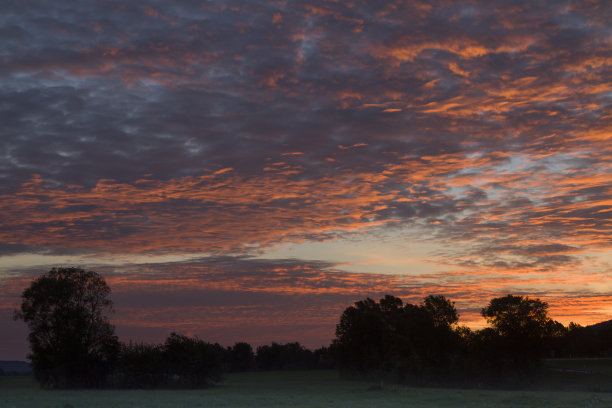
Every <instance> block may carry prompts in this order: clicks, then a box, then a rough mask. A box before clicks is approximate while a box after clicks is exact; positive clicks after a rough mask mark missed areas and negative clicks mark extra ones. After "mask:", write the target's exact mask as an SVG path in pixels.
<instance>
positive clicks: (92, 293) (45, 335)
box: [15, 268, 119, 387]
mask: <svg viewBox="0 0 612 408" xmlns="http://www.w3.org/2000/svg"><path fill="white" fill-rule="evenodd" d="M110 293H111V290H110V288H109V287H108V285H107V284H106V282H105V281H104V279H103V278H102V277H101V276H100V275H98V274H97V273H95V272H93V271H85V270H83V269H80V268H53V269H52V270H51V271H49V272H48V273H46V274H43V275H42V276H40V277H39V278H37V279H35V280H34V281H33V282H32V283H31V284H30V287H28V288H27V289H25V290H24V291H23V294H22V296H21V298H22V303H21V308H20V310H18V311H16V312H15V319H21V320H23V321H24V322H25V323H26V324H27V326H28V328H29V330H30V333H29V335H28V340H29V343H30V350H31V354H30V355H29V358H30V360H31V361H32V368H33V371H34V375H35V376H36V379H37V380H38V381H39V382H40V383H41V384H42V385H43V386H45V387H101V386H103V385H104V383H105V380H106V376H107V374H108V373H109V372H110V370H111V368H112V365H113V362H114V361H115V358H116V356H117V353H118V349H119V342H118V339H117V337H116V336H115V335H114V327H113V326H112V325H111V324H110V323H109V321H108V314H110V313H111V312H112V302H111V300H110V298H109V296H110Z"/></svg>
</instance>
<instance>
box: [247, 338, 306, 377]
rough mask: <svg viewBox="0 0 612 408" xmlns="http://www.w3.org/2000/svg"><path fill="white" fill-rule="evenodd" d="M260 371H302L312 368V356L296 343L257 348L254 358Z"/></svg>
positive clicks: (274, 344)
mask: <svg viewBox="0 0 612 408" xmlns="http://www.w3.org/2000/svg"><path fill="white" fill-rule="evenodd" d="M255 361H256V363H257V368H258V369H260V370H300V369H301V370H304V369H310V368H313V367H314V355H313V353H312V351H310V350H308V349H306V348H305V347H304V346H302V345H301V344H300V343H298V342H293V343H287V344H278V343H272V344H271V345H269V346H268V345H264V346H259V347H257V354H256V356H255Z"/></svg>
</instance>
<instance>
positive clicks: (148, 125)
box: [0, 0, 612, 344]
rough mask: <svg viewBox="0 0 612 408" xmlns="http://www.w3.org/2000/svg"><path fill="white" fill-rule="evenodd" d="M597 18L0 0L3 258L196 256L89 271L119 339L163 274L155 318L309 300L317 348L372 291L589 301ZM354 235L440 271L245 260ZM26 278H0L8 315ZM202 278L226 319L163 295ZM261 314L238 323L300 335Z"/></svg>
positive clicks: (558, 5) (533, 10) (505, 9)
mask: <svg viewBox="0 0 612 408" xmlns="http://www.w3.org/2000/svg"><path fill="white" fill-rule="evenodd" d="M610 21H612V6H611V5H610V4H609V2H607V1H590V0H589V1H586V0H585V1H525V2H520V1H464V2H455V1H438V2H433V3H432V2H425V1H423V2H418V1H401V2H392V1H387V2H372V1H354V2H344V1H343V2H333V1H326V2H323V1H321V2H317V1H303V2H302V1H291V2H285V1H269V2H265V1H262V2H239V1H236V2H210V1H209V2H206V1H183V2H168V1H149V2H142V3H139V4H135V3H134V2H125V3H121V2H113V1H105V2H87V1H82V2H63V1H56V2H42V1H41V2H36V1H28V2H22V1H4V2H2V4H1V5H0V39H1V41H0V43H1V44H2V46H1V47H0V89H1V91H0V122H1V123H2V126H1V127H0V186H1V188H0V253H2V254H3V256H4V258H0V262H2V259H5V260H6V259H9V258H11V257H12V256H13V255H17V254H48V255H49V254H72V255H75V254H76V255H89V256H91V255H92V254H97V255H104V256H108V255H109V254H112V255H113V256H119V255H121V256H123V257H124V259H129V257H130V256H140V255H143V254H149V255H150V254H154V255H166V256H167V255H176V256H183V255H189V256H200V257H201V256H205V255H207V256H208V258H206V257H204V258H199V260H196V261H193V260H192V261H185V262H176V263H174V264H168V263H164V264H157V265H154V264H148V265H145V264H138V265H136V264H134V265H132V266H121V265H119V266H117V267H116V268H114V269H112V268H111V269H109V270H105V271H106V273H107V274H108V275H109V276H111V277H112V278H110V279H111V280H113V279H119V278H118V277H119V276H123V280H117V281H116V283H115V285H116V286H117V287H118V289H116V292H117V297H118V298H119V299H118V300H117V305H118V306H119V305H120V304H121V303H122V301H121V299H123V298H121V296H122V295H120V294H121V293H133V294H134V296H133V299H134V300H133V301H131V303H130V304H129V305H128V304H127V303H126V304H125V308H123V309H122V310H123V311H120V310H118V315H117V319H118V320H120V321H121V322H122V323H121V325H122V327H123V326H125V327H126V330H128V329H127V328H128V327H135V326H138V325H140V326H143V327H144V326H147V327H154V326H155V325H154V324H153V323H151V324H150V325H144V324H143V323H142V322H147V321H148V320H147V319H146V318H145V317H143V316H144V315H145V314H146V313H151V311H152V310H154V309H153V308H152V305H151V302H152V301H153V300H152V299H154V298H155V297H156V296H157V295H150V296H149V295H147V294H149V293H154V292H156V291H162V288H163V290H164V291H167V292H168V293H166V294H165V295H164V297H161V298H159V297H158V299H163V302H162V300H160V302H162V303H160V304H159V305H157V307H158V308H159V311H158V312H156V313H157V314H159V315H160V316H161V315H162V310H163V311H164V312H163V315H164V316H167V318H164V319H165V320H164V319H154V320H155V321H156V322H160V321H165V322H167V325H166V326H167V327H170V328H171V326H173V324H174V325H175V326H177V325H178V324H177V323H173V321H174V322H176V319H175V320H173V318H172V316H177V315H180V314H181V313H182V314H183V315H185V311H184V310H183V309H185V310H191V311H192V312H191V313H192V314H191V315H190V316H192V317H191V318H190V320H189V321H190V322H191V323H190V324H189V325H188V326H189V327H186V328H185V330H186V331H191V332H195V333H201V334H200V335H201V336H202V337H204V336H203V334H204V333H205V332H206V330H207V329H206V328H212V327H221V326H223V327H227V330H232V329H231V327H234V326H235V325H234V326H232V324H230V323H227V322H235V323H237V322H239V321H240V322H242V323H239V324H240V325H243V324H244V322H246V321H248V320H249V319H252V321H253V322H255V321H257V320H255V317H253V316H251V317H249V315H248V313H247V312H246V311H245V310H247V309H249V308H250V309H251V310H265V308H266V307H268V308H270V307H272V305H277V304H282V305H284V306H282V307H284V308H285V309H286V310H289V309H291V310H295V313H297V311H298V310H304V308H302V307H298V306H297V305H296V306H295V307H294V308H289V309H288V306H287V305H291V304H292V300H291V299H295V298H296V297H295V296H298V295H299V296H301V297H302V298H303V299H310V303H311V304H313V305H314V304H316V305H319V306H316V308H318V309H317V311H312V313H306V312H304V313H303V314H301V315H300V316H302V318H303V319H304V321H307V322H310V323H311V324H312V326H311V328H310V329H309V330H310V331H309V333H310V334H309V336H310V337H309V339H310V340H309V341H311V342H312V344H315V343H316V342H317V341H319V343H321V344H323V343H325V342H326V341H328V340H329V338H331V337H332V336H333V322H334V321H335V319H336V318H337V316H338V315H339V313H341V311H342V308H343V307H344V306H346V305H347V304H350V303H351V302H352V301H354V300H356V298H355V296H357V298H359V297H360V296H364V295H368V294H372V295H373V296H377V295H378V294H381V293H384V292H387V291H394V292H395V293H398V294H399V293H401V294H404V295H405V296H406V297H408V298H411V297H412V298H414V299H415V301H417V300H418V298H419V297H420V296H421V295H426V294H428V293H430V292H436V293H444V294H447V295H449V296H450V297H451V298H453V299H456V300H457V301H458V304H459V305H461V306H463V307H464V309H463V314H464V316H466V317H468V318H469V317H470V316H474V315H475V314H476V313H477V310H478V306H482V305H483V302H486V299H487V296H488V298H490V297H491V296H494V295H496V294H498V293H501V294H505V292H508V291H512V292H514V293H525V294H530V295H537V296H540V297H543V298H546V299H549V300H550V301H551V303H552V304H553V306H555V307H556V309H553V310H554V311H555V312H556V316H561V317H563V316H565V317H567V318H568V319H569V318H573V319H574V320H577V321H593V319H594V320H597V319H602V318H606V317H607V318H609V317H610V315H611V314H612V306H611V305H612V302H611V300H612V297H611V293H612V287H610V284H609V283H607V282H610V277H611V276H610V275H611V266H610V264H611V256H610V252H611V251H610V249H611V247H612V239H611V238H610V237H611V236H612V234H611V224H612V223H611V219H612V194H611V192H612V181H611V180H612V164H611V163H612V142H611V134H612V129H611V124H612V116H611V114H610V112H612V106H611V104H612V84H611V75H610V73H611V69H610V64H611V56H612V44H611V42H612V27H611V25H610ZM355 237H359V239H371V240H383V241H385V240H386V242H387V241H388V240H389V239H391V238H389V237H394V239H401V240H403V241H404V242H416V241H419V242H428V243H429V244H428V245H430V246H432V247H434V248H435V249H434V250H432V251H431V252H430V253H428V254H423V257H427V258H428V259H429V260H430V261H431V262H432V263H435V264H436V265H437V268H438V269H439V268H442V271H439V270H438V269H437V270H436V271H431V272H430V273H421V274H414V273H413V274H410V275H405V276H400V275H368V274H353V273H349V272H345V271H344V270H343V264H350V263H351V262H352V261H353V260H352V259H351V257H350V256H348V255H346V256H345V259H343V255H342V254H338V257H337V259H336V260H337V261H338V260H339V261H341V263H336V264H334V263H333V262H319V261H311V260H308V259H303V260H298V259H278V260H268V261H265V260H255V259H253V258H252V256H253V255H255V254H258V255H259V256H263V257H265V252H266V251H267V249H268V248H272V247H274V246H275V245H278V244H281V243H284V244H286V245H291V244H296V243H306V242H329V243H333V242H335V241H338V240H343V239H344V240H346V239H352V238H355ZM364 237H365V238H364ZM383 238H384V239H383ZM221 260H223V262H222V264H223V265H224V266H223V267H221V266H219V265H220V264H219V262H221ZM230 260H231V262H230ZM383 263H384V261H383ZM230 264H231V265H233V267H230V266H228V265H230ZM371 267H372V270H371V272H377V270H376V268H377V265H376V264H373V265H371ZM5 270H6V268H5ZM28 270H29V269H24V270H23V272H22V273H12V274H10V275H9V274H8V273H6V276H7V277H6V278H4V279H3V285H4V286H3V287H5V288H10V290H9V289H6V290H4V291H3V292H4V301H3V304H4V307H5V309H6V310H8V309H10V308H11V307H14V304H16V302H17V298H18V295H19V291H20V289H18V285H17V282H19V283H21V284H23V283H25V284H27V280H25V281H24V279H25V278H26V277H27V278H28V279H29V278H31V275H30V273H29V272H27V271H28ZM236 271H242V272H241V274H240V276H238V275H236V273H237V272H236ZM280 271H284V272H283V275H282V276H283V277H284V279H285V280H284V281H283V284H282V285H279V284H278V282H279V281H278V279H277V277H278V276H280V275H278V274H279V273H280ZM406 272H409V271H406ZM3 273H4V272H3ZM143 274H144V275H143ZM197 275H200V278H198V279H200V280H199V282H200V286H198V285H196V286H195V287H193V288H189V287H188V286H189V285H188V284H187V283H186V282H188V281H189V279H192V278H191V277H193V276H197ZM142 276H148V279H145V280H142V279H140V278H139V277H142ZM213 276H216V277H217V278H218V277H223V278H219V281H220V282H222V281H227V282H226V283H225V284H226V285H227V287H224V288H222V289H219V290H221V291H222V292H223V293H225V294H226V295H227V296H226V297H225V299H226V300H224V301H221V300H220V299H221V298H222V296H221V295H219V294H218V293H217V294H216V295H215V294H212V293H210V292H209V291H210V290H213V289H210V287H209V286H208V285H212V283H211V282H212V281H211V279H212V280H214V279H217V278H214V279H213ZM247 276H248V277H249V278H248V279H247ZM273 276H274V278H273ZM158 279H159V281H158ZM165 279H176V280H177V282H179V283H177V285H176V286H173V285H166V286H158V282H164V280H165ZM194 279H196V278H194ZM113 282H114V281H113ZM138 282H140V283H138ZM143 282H145V283H146V284H145V283H143ZM180 282H183V283H180ZM257 282H268V283H269V284H268V286H267V289H266V290H264V291H263V292H262V291H260V290H259V289H257V288H258V287H259V286H257V285H258V283H257ZM313 282H314V283H313ZM183 285H187V286H183ZM309 285H316V290H314V289H313V290H309V289H308V288H309V287H310V286H309ZM368 285H371V286H368ZM213 286H214V285H213ZM113 288H114V286H113ZM325 288H334V289H333V290H326V289H325ZM367 288H371V289H370V290H367ZM186 290H189V291H191V292H190V293H191V295H189V296H188V295H187V294H186V292H185V291H186ZM214 290H217V289H214ZM130 291H131V292H130ZM264 292H265V296H271V297H273V298H274V300H272V299H271V298H267V297H265V296H264V294H262V293H264ZM198 293H199V297H200V298H201V299H205V298H208V299H213V300H214V301H213V300H210V302H213V303H212V305H216V306H218V308H217V309H216V310H217V312H216V313H217V315H216V316H218V319H220V320H219V321H221V320H223V319H225V323H224V325H222V324H221V323H218V322H217V323H215V322H216V320H215V322H213V321H212V320H211V321H207V320H206V319H204V318H203V317H202V315H204V314H205V313H196V311H197V310H199V308H201V307H209V306H210V305H209V304H207V305H204V304H199V303H197V302H196V303H195V304H193V305H192V304H189V305H185V304H182V303H181V301H182V300H184V299H196V298H198V295H197V294H198ZM219 293H221V292H219ZM245 293H248V294H249V295H248V296H247V295H245ZM136 294H138V296H136ZM489 295H491V296H489ZM190 296H191V297H190ZM220 296H221V297H220ZM215 299H216V300H215ZM227 299H234V300H232V301H230V300H227ZM237 299H246V300H244V302H242V303H239V301H238V300H237ZM194 302H195V300H194ZM224 302H225V303H224ZM228 302H229V303H228ZM232 302H238V303H232ZM249 302H251V303H249ZM304 302H305V303H308V302H306V301H304ZM266 305H267V306H266ZM188 306H189V307H188ZM282 307H280V308H282ZM312 307H315V306H312ZM176 308H179V309H181V308H183V309H181V310H183V311H182V312H179V311H177V310H176ZM224 308H225V309H224ZM240 308H242V309H240ZM128 310H129V312H128ZM221 311H223V312H221ZM245 313H247V314H245ZM249 313H250V312H249ZM264 315H265V313H264ZM323 315H325V316H326V317H321V316H323ZM129 316H131V317H129ZM207 316H212V315H211V314H208V315H207ZM260 316H261V315H260ZM267 316H272V314H268V315H267ZM296 316H297V315H296ZM305 316H308V317H305ZM315 317H316V318H315ZM242 318H243V319H246V320H244V321H241V320H240V319H242ZM260 318H261V317H260ZM207 319H208V318H207ZM211 319H212V317H211ZM282 319H284V318H281V317H276V318H271V317H270V318H269V319H268V320H267V323H265V324H264V323H261V322H259V323H257V324H253V325H254V326H258V327H270V330H271V332H274V333H276V332H278V333H281V332H282V333H285V334H282V335H281V334H279V335H278V336H279V337H278V338H286V337H291V336H290V335H289V334H288V333H294V334H295V335H294V336H293V338H298V337H299V336H298V334H299V333H300V330H302V329H298V328H295V327H292V326H291V325H287V324H284V323H283V322H282ZM136 323H138V324H136ZM162 326H163V325H162ZM166 326H164V327H163V328H164V334H165V329H166ZM283 327H284V328H286V330H285V331H283ZM198 330H199V331H198ZM210 330H212V329H210ZM304 330H305V329H304ZM234 334H235V333H234ZM228 337H232V338H233V337H238V336H229V334H228ZM247 337H248V336H247ZM264 337H265V333H260V335H254V334H253V335H252V337H251V338H257V339H259V340H261V341H265V340H266V339H264ZM317 339H318V340H317Z"/></svg>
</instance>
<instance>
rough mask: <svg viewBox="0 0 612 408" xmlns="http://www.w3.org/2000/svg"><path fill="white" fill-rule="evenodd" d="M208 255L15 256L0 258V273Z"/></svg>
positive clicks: (186, 258)
mask: <svg viewBox="0 0 612 408" xmlns="http://www.w3.org/2000/svg"><path fill="white" fill-rule="evenodd" d="M206 255H208V254H172V255H134V254H123V255H44V254H17V255H7V256H2V257H0V272H5V271H10V270H11V269H20V268H37V267H40V268H44V270H41V272H46V271H47V269H49V268H51V267H59V266H77V267H82V268H86V269H89V268H92V269H93V268H95V266H96V265H101V266H119V265H126V264H155V263H168V262H186V261H189V260H192V259H197V258H202V257H204V256H206Z"/></svg>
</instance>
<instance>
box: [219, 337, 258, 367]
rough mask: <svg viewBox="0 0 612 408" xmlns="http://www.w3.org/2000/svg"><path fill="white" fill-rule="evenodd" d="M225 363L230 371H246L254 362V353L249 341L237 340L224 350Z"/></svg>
mask: <svg viewBox="0 0 612 408" xmlns="http://www.w3.org/2000/svg"><path fill="white" fill-rule="evenodd" d="M226 360H227V365H228V368H229V370H230V371H233V372H238V371H248V370H250V369H252V368H253V365H254V364H255V353H254V352H253V347H251V345H250V344H249V343H245V342H238V343H236V344H234V346H233V347H228V348H227V351H226Z"/></svg>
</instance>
